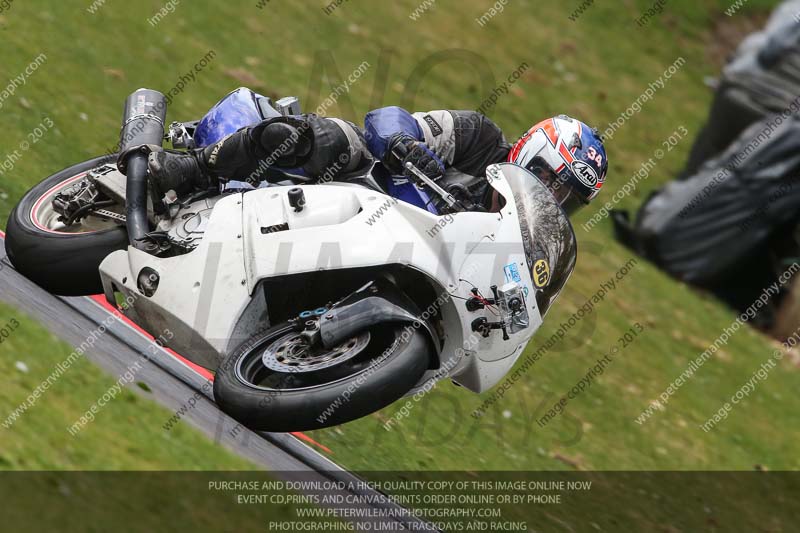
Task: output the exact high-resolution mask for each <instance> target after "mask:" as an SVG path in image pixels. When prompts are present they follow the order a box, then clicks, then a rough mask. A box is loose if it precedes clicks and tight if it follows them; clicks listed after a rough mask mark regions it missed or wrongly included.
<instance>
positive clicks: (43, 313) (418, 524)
mask: <svg viewBox="0 0 800 533" xmlns="http://www.w3.org/2000/svg"><path fill="white" fill-rule="evenodd" d="M0 261H2V262H3V263H4V265H3V266H4V267H5V268H2V269H0V300H2V301H4V302H7V303H9V304H11V305H13V306H14V307H16V308H18V309H20V310H21V311H24V312H25V313H27V314H28V315H30V316H31V317H33V318H35V319H36V320H38V321H39V322H41V323H42V324H44V325H45V326H46V327H47V328H48V329H49V330H50V331H51V332H52V333H53V334H55V335H56V336H58V337H59V338H61V339H62V340H64V341H65V342H67V343H69V344H70V345H72V346H79V345H80V344H81V343H83V342H84V341H86V339H87V335H89V334H90V332H92V331H93V330H96V329H97V327H98V325H100V324H101V323H103V322H104V321H107V324H108V327H107V329H106V332H105V333H103V334H101V335H98V336H97V340H96V342H95V343H94V345H93V346H92V347H91V348H90V349H89V350H88V351H87V352H86V355H85V357H86V358H88V359H89V360H91V361H92V362H93V363H94V364H96V365H98V366H99V367H101V368H102V369H104V370H105V371H106V372H108V373H109V374H111V375H113V376H117V377H120V376H121V375H123V374H125V373H126V372H127V371H128V370H129V368H130V367H131V365H132V364H133V363H135V362H137V361H139V362H140V364H141V369H140V370H138V371H137V373H136V382H142V383H145V384H146V385H147V386H148V388H149V389H150V391H149V392H145V391H144V390H142V389H140V388H139V387H137V386H135V385H134V386H130V385H129V386H128V388H129V389H130V390H132V391H134V392H135V393H137V394H140V395H143V396H145V397H148V398H151V399H155V400H156V401H158V402H159V403H160V404H162V405H164V406H165V407H167V408H168V409H170V410H172V411H175V412H177V411H179V410H181V408H184V410H185V414H183V415H182V417H181V419H180V422H178V423H183V422H187V423H189V424H190V425H192V426H194V427H196V428H197V429H199V430H200V431H201V432H202V433H204V434H205V435H206V436H208V437H209V438H211V439H213V440H214V441H215V442H217V443H219V444H221V445H222V446H225V447H226V448H228V449H230V450H232V451H233V452H235V453H237V454H238V455H240V456H241V457H244V458H246V459H248V460H250V461H252V462H253V463H255V464H257V465H259V466H260V467H262V468H264V469H265V470H267V471H269V472H271V473H272V475H273V476H274V477H275V478H277V479H284V480H294V479H297V477H298V476H302V478H303V480H306V481H309V480H310V481H320V482H325V481H337V482H345V485H346V484H347V483H349V482H357V481H362V480H361V478H359V477H357V476H355V475H354V474H351V473H350V472H348V471H346V470H345V469H343V468H342V467H340V466H339V465H337V464H336V463H335V462H333V461H332V460H331V459H330V458H329V457H327V456H326V455H330V454H332V452H331V450H329V449H328V448H326V447H325V446H324V445H322V444H320V443H318V442H315V441H314V440H313V439H311V438H310V437H308V436H307V435H305V434H302V433H292V434H285V433H265V432H254V431H251V430H249V429H246V428H244V427H242V426H241V425H240V424H238V422H236V421H235V420H234V419H232V418H230V417H229V416H227V415H226V414H224V413H223V412H221V411H220V410H219V409H218V408H217V406H216V404H215V403H214V399H213V392H212V388H211V381H212V380H213V375H212V374H211V373H210V372H208V371H207V370H205V369H203V368H201V367H198V366H196V365H193V364H192V363H191V362H189V361H187V360H186V359H184V358H183V357H181V356H180V355H179V354H176V353H175V352H173V351H171V350H169V349H165V348H162V347H160V346H159V345H157V344H156V343H154V342H153V338H152V337H151V336H150V335H148V334H147V333H145V332H144V331H142V330H140V329H139V328H138V327H136V326H135V325H134V324H133V323H132V322H130V321H129V320H128V319H127V318H125V317H123V316H121V315H120V314H119V313H117V312H116V311H115V310H114V309H113V308H112V307H111V306H110V305H108V304H107V303H106V302H105V298H103V297H102V296H94V297H78V298H62V297H57V296H53V295H52V294H50V293H48V292H46V291H45V290H44V289H42V288H40V287H39V286H38V285H36V284H35V283H33V282H32V281H30V280H28V279H27V278H25V277H24V276H22V275H21V274H20V273H18V272H17V271H15V270H14V268H13V267H12V266H11V264H10V262H9V261H8V259H7V257H6V251H5V234H4V233H3V232H2V231H0ZM110 315H113V316H114V319H112V320H108V319H109V316H110ZM66 355H67V354H65V356H66ZM143 355H147V356H148V359H147V360H145V361H144V362H142V358H143ZM192 399H193V400H192ZM190 401H192V402H193V405H192V407H191V408H189V409H186V407H187V405H189V402H190ZM165 431H166V430H165ZM312 446H313V448H312ZM317 450H320V451H317ZM320 452H322V453H320ZM323 453H324V454H326V455H323ZM333 492H334V493H336V492H337V491H333ZM339 492H341V493H342V494H345V495H347V494H351V495H357V496H361V497H363V499H364V500H366V501H369V502H370V503H364V504H360V505H359V504H356V505H353V504H349V505H347V506H346V507H347V508H348V509H352V508H354V507H355V508H359V507H361V508H373V509H393V510H402V508H400V507H399V506H397V505H396V504H394V503H393V502H391V501H385V502H382V503H376V502H375V500H376V497H377V499H378V500H380V499H381V498H380V494H379V493H376V492H373V491H371V490H369V489H365V490H354V491H347V490H345V491H339ZM309 494H311V493H309ZM332 507H337V506H335V505H334V506H332ZM344 507H345V506H340V508H344ZM402 514H404V516H400V517H395V518H391V519H390V518H355V519H353V521H355V522H371V524H372V526H376V525H378V524H383V525H384V527H386V522H387V520H389V521H392V522H393V523H394V522H396V524H394V526H395V527H398V526H400V527H403V528H404V529H406V528H408V529H409V530H417V531H419V530H425V531H433V529H429V528H430V526H429V525H428V524H423V523H422V521H420V520H419V519H417V518H416V517H414V516H413V515H412V514H411V513H402ZM412 523H413V524H414V525H413V526H411V525H410V524H412ZM372 530H377V529H376V528H375V527H373V528H372Z"/></svg>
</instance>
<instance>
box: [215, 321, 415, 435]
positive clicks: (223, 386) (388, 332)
mask: <svg viewBox="0 0 800 533" xmlns="http://www.w3.org/2000/svg"><path fill="white" fill-rule="evenodd" d="M429 350H430V346H429V341H428V338H427V336H426V334H425V333H423V332H422V331H420V329H419V328H412V327H410V326H407V325H404V324H397V323H387V324H379V325H377V326H374V327H372V328H371V329H370V330H368V331H363V332H361V333H360V334H358V335H356V336H355V337H353V338H351V339H349V340H347V341H345V342H343V343H342V344H341V345H339V346H337V347H335V348H333V349H331V350H327V349H325V348H323V347H321V346H318V347H309V346H308V344H307V343H305V341H304V340H303V337H302V335H301V334H300V333H299V332H298V331H296V330H295V329H294V328H293V327H292V326H291V325H290V324H288V323H285V324H282V325H279V326H276V327H273V328H270V329H268V330H266V331H264V332H262V333H260V334H258V335H256V336H254V337H253V338H251V339H250V340H249V341H247V342H245V343H244V344H243V345H241V346H240V347H239V348H238V349H237V350H236V351H234V352H233V353H232V354H231V355H230V356H228V357H227V358H225V359H224V360H223V362H222V364H221V365H220V367H219V368H218V369H217V373H216V376H215V378H214V398H215V399H216V402H217V404H218V405H219V406H220V408H221V409H222V410H223V411H224V412H225V413H227V414H229V415H230V416H232V417H233V418H235V419H236V420H238V421H239V422H241V423H242V424H244V425H245V426H247V427H249V428H251V429H254V430H258V431H269V432H276V433H280V432H292V431H306V430H314V429H320V428H324V427H329V426H335V425H338V424H343V423H345V422H349V421H351V420H355V419H356V418H360V417H362V416H366V415H368V414H370V413H372V412H375V411H378V410H379V409H382V408H383V407H386V406H387V405H389V404H391V403H392V402H394V401H395V400H397V399H399V398H401V397H402V396H403V395H405V394H406V393H407V392H409V391H410V390H411V389H412V388H413V387H414V385H415V384H416V383H417V382H418V381H419V380H420V378H421V377H422V376H423V374H424V373H425V370H426V369H427V368H428V366H429V363H430V351H429Z"/></svg>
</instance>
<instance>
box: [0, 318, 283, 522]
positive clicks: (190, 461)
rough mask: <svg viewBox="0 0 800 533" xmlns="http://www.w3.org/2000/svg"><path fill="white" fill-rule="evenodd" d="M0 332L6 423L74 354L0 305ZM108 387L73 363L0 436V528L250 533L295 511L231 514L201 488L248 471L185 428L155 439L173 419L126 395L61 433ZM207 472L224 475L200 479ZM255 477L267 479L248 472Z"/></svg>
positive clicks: (227, 504)
mask: <svg viewBox="0 0 800 533" xmlns="http://www.w3.org/2000/svg"><path fill="white" fill-rule="evenodd" d="M0 329H4V330H6V331H7V332H8V336H3V339H2V344H0V373H2V375H3V376H4V377H5V379H4V384H3V387H2V388H0V412H2V421H3V422H4V423H5V422H6V421H7V420H6V416H7V415H8V413H9V412H11V411H12V410H13V409H15V408H16V407H17V406H18V405H20V404H21V403H22V402H25V401H26V399H27V398H28V395H29V394H31V391H33V390H34V389H35V388H36V387H37V386H38V385H39V384H40V383H42V382H43V381H44V380H46V379H47V378H48V376H49V375H51V373H52V372H53V369H54V368H55V367H56V365H58V364H59V363H61V362H63V361H64V360H65V359H66V358H67V356H68V355H69V354H70V353H71V352H72V351H73V349H72V348H71V347H70V346H68V345H67V344H65V343H63V342H60V341H59V340H58V339H56V338H55V337H54V336H53V335H52V334H51V333H49V332H48V331H47V329H45V328H44V327H42V326H41V325H39V324H37V323H36V322H35V321H34V320H33V319H31V318H30V317H27V316H25V315H23V314H21V313H19V312H18V311H16V310H14V309H13V308H11V307H9V306H8V305H5V304H3V303H0ZM9 330H12V331H9ZM3 335H5V333H3ZM115 382H116V379H115V378H112V377H109V376H108V375H106V374H105V373H104V372H102V371H101V370H100V369H99V368H97V367H96V366H94V365H93V364H92V363H90V362H89V361H87V360H85V359H79V360H78V361H77V362H75V363H74V364H73V365H72V366H71V367H70V368H69V370H67V371H66V372H65V373H64V374H63V375H62V376H61V377H60V379H58V380H57V381H56V382H55V383H53V384H52V385H51V386H50V388H49V389H47V390H46V391H44V393H43V394H42V395H41V396H40V397H39V399H38V401H37V402H36V403H35V404H34V405H33V406H32V407H31V408H30V409H29V410H28V411H27V412H25V413H24V414H23V415H22V416H21V417H19V418H18V419H17V420H16V421H15V422H14V423H13V424H12V425H11V426H10V428H6V427H3V428H0V470H2V471H5V474H4V475H3V483H2V486H1V487H0V495H2V498H3V500H4V501H5V502H7V503H8V502H13V504H12V505H7V506H6V512H5V513H4V521H3V524H4V526H5V527H6V528H7V529H8V530H13V531H32V530H33V529H32V527H33V524H34V523H35V524H36V530H37V531H43V530H63V529H64V527H65V524H64V520H65V517H69V526H68V529H69V530H70V531H108V530H111V529H118V528H119V527H120V525H121V524H122V525H125V527H126V528H128V530H138V531H165V530H177V529H179V528H186V527H189V528H191V529H192V530H195V531H208V530H216V531H218V530H219V529H218V525H219V524H220V521H222V522H224V523H225V524H226V527H229V528H236V529H242V530H245V529H251V530H252V529H255V528H257V527H264V524H267V523H268V521H269V520H278V521H280V520H287V519H290V518H292V517H293V516H294V514H293V513H294V511H293V508H296V507H297V506H289V505H264V506H258V507H253V506H250V507H248V508H247V510H248V512H242V509H243V508H242V507H237V506H236V505H234V504H232V502H233V501H235V498H234V497H233V496H231V497H230V498H220V497H219V494H216V493H214V492H212V491H209V489H208V488H207V487H208V482H209V480H214V479H216V480H221V481H233V480H237V479H242V478H243V476H244V475H245V472H246V471H252V470H254V469H255V466H254V465H253V464H252V463H249V462H248V461H246V460H244V459H241V458H239V457H237V456H236V455H234V454H233V453H231V452H228V451H227V450H225V449H223V448H222V447H220V446H217V445H216V444H214V443H213V442H211V441H210V440H209V439H207V438H206V437H205V436H204V435H201V434H200V433H199V432H198V431H197V430H195V429H193V428H190V427H189V426H188V425H186V424H178V425H176V426H174V427H173V429H172V430H171V431H164V429H163V428H162V425H163V424H164V421H165V420H167V419H168V418H169V417H170V415H171V414H172V413H171V412H170V411H169V410H167V409H166V408H164V407H161V406H159V405H157V404H156V403H155V402H153V401H151V400H149V399H147V398H143V397H142V396H140V395H137V394H134V393H133V392H131V391H130V390H128V389H123V390H122V392H120V393H119V394H118V395H116V396H115V397H114V399H113V400H110V401H109V402H108V403H107V404H106V405H105V406H104V407H103V408H102V409H100V410H99V411H98V412H97V414H96V418H95V420H94V422H90V423H88V424H87V425H86V426H84V428H83V429H82V430H81V431H80V432H78V433H77V435H75V436H72V435H70V433H69V432H68V429H67V428H68V427H70V426H71V425H72V424H73V423H74V422H75V421H77V420H78V419H79V418H80V417H81V415H83V414H84V413H85V412H86V411H87V410H88V409H89V408H90V407H91V406H92V405H93V404H94V403H95V402H97V401H98V399H99V398H101V397H102V396H103V395H104V394H105V393H106V392H107V391H109V390H110V388H111V387H112V386H113V385H114V384H115ZM216 470H220V471H225V472H224V473H223V474H220V475H216V474H213V473H210V474H209V473H207V472H208V471H216ZM9 471H14V472H9ZM64 471H94V472H85V473H83V474H74V473H73V475H69V473H68V472H64ZM119 471H147V472H149V475H142V474H137V473H135V472H131V473H125V472H119ZM174 471H183V472H174ZM189 471H205V472H206V473H203V474H201V473H198V472H195V473H191V472H189ZM232 471H245V472H242V474H237V473H235V472H232ZM257 479H259V480H268V479H270V478H269V477H268V475H267V474H259V477H258V478H257ZM228 495H230V493H228ZM99 500H101V501H99ZM212 524H217V525H216V526H213V527H212Z"/></svg>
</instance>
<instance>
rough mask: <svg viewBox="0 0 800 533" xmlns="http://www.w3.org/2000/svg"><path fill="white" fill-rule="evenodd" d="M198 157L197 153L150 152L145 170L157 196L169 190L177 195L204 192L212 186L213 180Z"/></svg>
mask: <svg viewBox="0 0 800 533" xmlns="http://www.w3.org/2000/svg"><path fill="white" fill-rule="evenodd" d="M198 155H200V153H198V152H185V153H181V152H167V151H163V150H162V151H155V152H150V155H149V156H148V159H147V169H148V171H149V174H150V181H151V183H152V184H153V186H154V188H155V189H157V191H158V193H159V196H163V195H164V194H165V193H166V192H167V191H170V190H172V191H175V192H176V193H177V194H178V195H183V194H188V193H190V192H192V191H205V190H208V189H209V188H210V187H211V186H212V185H213V184H214V182H215V180H214V179H213V178H212V177H211V176H210V175H209V173H208V172H207V171H206V170H205V169H203V168H202V167H203V165H202V164H201V162H200V161H199V160H198Z"/></svg>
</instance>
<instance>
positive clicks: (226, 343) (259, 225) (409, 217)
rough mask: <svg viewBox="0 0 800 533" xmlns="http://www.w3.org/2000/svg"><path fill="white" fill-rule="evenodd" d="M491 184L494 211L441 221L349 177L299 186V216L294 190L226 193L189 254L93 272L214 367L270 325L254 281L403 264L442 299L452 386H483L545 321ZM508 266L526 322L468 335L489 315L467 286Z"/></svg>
mask: <svg viewBox="0 0 800 533" xmlns="http://www.w3.org/2000/svg"><path fill="white" fill-rule="evenodd" d="M492 185H493V186H494V187H495V188H496V189H497V190H498V192H499V193H500V194H501V195H502V196H503V197H505V198H506V199H508V200H507V201H506V205H505V207H504V208H503V209H502V211H501V212H500V213H459V214H456V215H453V216H444V217H440V216H435V215H432V214H430V213H428V212H426V211H423V210H422V209H420V208H418V207H415V206H412V205H410V204H406V203H403V202H398V201H396V200H395V199H393V198H391V197H389V196H387V195H384V194H381V193H378V192H375V191H373V190H369V189H366V188H364V187H360V186H357V185H348V184H327V185H310V186H304V187H302V189H303V192H304V195H305V200H306V204H305V207H304V209H302V211H300V212H297V211H295V209H293V208H292V207H290V205H289V199H288V191H289V190H290V189H291V187H282V186H281V187H269V188H263V189H257V190H253V191H248V192H246V193H240V194H231V195H228V196H223V197H221V198H220V199H218V201H216V204H215V205H214V207H213V211H212V212H211V216H210V219H209V220H208V223H207V227H206V229H205V235H204V236H203V238H202V241H200V242H199V244H198V245H197V247H196V248H195V249H194V250H193V251H191V252H189V253H187V254H185V255H182V256H179V257H174V258H168V259H160V258H156V257H153V256H150V255H148V254H145V253H143V252H140V251H138V250H136V249H133V248H129V249H128V250H127V251H119V252H115V253H113V254H111V255H110V256H109V257H108V258H106V260H105V261H104V262H103V264H102V265H101V268H100V271H101V276H102V279H103V285H104V289H105V291H106V295H107V297H108V298H112V297H113V293H114V292H115V291H116V292H121V293H122V294H123V295H124V296H125V297H127V298H128V299H129V301H131V300H133V301H134V303H133V306H131V308H130V309H129V310H127V311H126V313H128V314H130V315H131V318H132V319H133V320H134V321H135V322H137V323H138V324H140V325H141V326H142V327H143V328H144V329H146V330H147V331H148V332H150V333H151V334H153V335H154V336H156V337H158V336H159V335H161V334H163V333H164V332H165V331H166V330H169V331H170V332H171V333H172V340H170V341H169V346H170V347H171V348H173V349H174V350H176V351H177V352H179V353H181V354H183V355H184V356H185V357H187V358H189V359H191V360H193V361H194V362H196V363H198V364H200V365H202V366H205V367H208V368H215V367H216V366H217V365H218V364H219V358H220V357H221V356H222V355H223V354H226V353H229V352H230V351H231V350H233V349H234V348H236V346H238V345H239V344H240V343H242V342H244V341H245V340H247V339H248V338H249V336H250V335H252V334H253V333H254V332H255V331H256V330H259V329H262V328H263V327H265V326H266V325H268V324H269V314H268V310H267V309H266V301H265V298H264V295H263V294H262V293H261V292H262V290H263V285H262V284H260V282H261V281H262V280H265V279H268V278H273V277H276V276H287V275H291V274H300V273H304V272H313V271H316V270H321V269H352V268H357V267H376V266H377V267H380V266H381V265H387V264H404V265H408V266H410V267H412V268H414V269H416V270H417V271H419V272H421V273H423V274H425V276H426V277H427V278H428V279H429V280H430V284H431V286H432V287H433V288H434V290H435V291H436V293H437V294H441V295H442V298H441V299H440V302H444V303H442V304H441V307H440V310H441V315H442V318H443V320H442V327H441V328H440V331H441V332H442V335H441V336H442V341H443V346H442V350H441V354H440V363H441V365H442V366H443V367H445V368H448V369H452V370H450V372H449V374H450V376H451V377H452V378H453V379H454V380H455V381H457V382H458V383H459V384H461V385H463V386H464V387H466V388H468V389H470V390H473V391H476V392H480V391H484V390H486V389H488V388H490V387H492V386H493V385H494V384H495V383H497V382H498V381H499V380H500V379H501V378H502V377H503V376H504V375H505V373H506V372H507V371H508V370H509V369H510V368H511V367H512V365H513V364H514V362H515V361H516V359H517V358H518V357H519V355H520V354H521V353H522V351H523V350H524V348H525V346H526V344H527V343H528V341H529V340H530V338H531V336H532V335H533V334H534V333H535V331H536V330H537V329H538V328H539V326H540V325H541V323H542V318H541V316H540V313H539V310H538V309H537V304H536V298H535V297H534V285H533V283H532V281H531V274H530V268H529V264H528V261H527V260H526V255H525V250H524V248H523V245H522V241H521V233H520V223H519V219H518V215H517V207H516V205H515V202H514V201H513V195H512V192H511V189H510V187H509V185H508V183H507V182H506V181H505V180H504V179H503V178H502V173H501V174H500V175H499V177H498V178H496V179H494V180H492ZM180 218H181V216H180V214H179V215H178V217H177V219H180ZM286 225H288V229H287V228H286ZM144 267H150V268H152V269H154V270H155V271H156V272H158V274H159V278H160V279H159V285H158V290H157V291H156V292H155V294H154V295H153V296H152V297H149V298H148V297H146V296H144V295H141V294H140V293H139V290H138V289H137V281H136V278H137V275H138V273H139V272H140V271H141V270H142V268H144ZM506 267H508V268H506ZM508 272H514V273H515V277H516V278H517V281H516V283H517V284H518V285H519V286H520V289H521V290H522V291H523V292H524V294H526V295H529V296H528V297H527V298H526V303H525V305H526V308H527V311H528V314H529V325H528V326H527V327H526V328H524V329H522V330H520V331H517V332H515V333H510V339H509V340H507V341H504V340H503V338H502V334H501V333H500V331H499V330H495V331H493V332H492V334H491V335H490V336H489V337H488V338H483V337H482V336H480V335H478V334H473V333H472V328H471V325H472V323H473V321H474V320H475V319H476V318H479V317H482V316H485V317H486V318H488V319H489V320H490V321H493V320H497V317H496V316H495V315H493V314H492V313H490V312H489V311H488V310H479V311H476V312H469V311H467V309H466V305H465V301H464V300H465V299H467V298H470V297H471V296H472V294H471V293H470V289H471V288H472V287H473V284H474V286H476V287H478V288H480V289H481V291H482V293H483V295H484V296H486V297H491V293H490V291H489V287H491V286H492V285H497V286H498V287H502V286H503V285H506V284H507V283H509V281H512V280H510V279H509V277H508ZM461 280H468V282H467V281H461ZM445 295H451V296H453V297H452V298H449V297H446V296H445ZM342 296H345V295H342ZM432 373H433V371H430V372H429V373H428V374H426V376H425V377H424V378H423V380H422V381H421V382H420V383H422V382H424V381H425V380H427V379H428V377H430V375H431V374H432Z"/></svg>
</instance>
